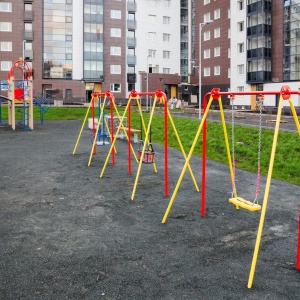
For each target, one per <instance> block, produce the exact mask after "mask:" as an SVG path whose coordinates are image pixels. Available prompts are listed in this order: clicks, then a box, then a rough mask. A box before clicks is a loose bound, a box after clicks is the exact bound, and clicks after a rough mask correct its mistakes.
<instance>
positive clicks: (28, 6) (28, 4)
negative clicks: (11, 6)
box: [24, 3, 32, 11]
mask: <svg viewBox="0 0 300 300" xmlns="http://www.w3.org/2000/svg"><path fill="white" fill-rule="evenodd" d="M24 10H25V11H32V4H31V3H25V4H24Z"/></svg>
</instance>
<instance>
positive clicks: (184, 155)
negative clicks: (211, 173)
mask: <svg viewBox="0 0 300 300" xmlns="http://www.w3.org/2000/svg"><path fill="white" fill-rule="evenodd" d="M167 112H168V117H169V120H170V122H171V125H172V127H173V130H174V133H175V136H176V138H177V141H178V144H179V147H180V150H181V152H182V155H183V157H184V159H185V160H186V153H185V151H184V149H183V146H182V143H181V140H180V138H179V135H178V132H177V129H176V127H175V124H174V121H173V118H172V116H171V114H170V111H169V108H167ZM188 169H189V172H190V174H191V178H192V181H193V182H194V185H195V188H196V191H197V192H199V191H200V189H199V187H198V185H197V181H196V179H195V176H194V174H193V171H192V168H191V165H190V164H188Z"/></svg>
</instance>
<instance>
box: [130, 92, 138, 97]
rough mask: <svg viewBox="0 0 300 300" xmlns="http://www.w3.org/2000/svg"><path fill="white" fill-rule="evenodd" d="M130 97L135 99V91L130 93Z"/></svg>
mask: <svg viewBox="0 0 300 300" xmlns="http://www.w3.org/2000/svg"><path fill="white" fill-rule="evenodd" d="M130 96H131V97H132V98H136V97H137V96H138V93H137V91H134V90H133V91H131V93H130Z"/></svg>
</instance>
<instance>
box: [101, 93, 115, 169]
mask: <svg viewBox="0 0 300 300" xmlns="http://www.w3.org/2000/svg"><path fill="white" fill-rule="evenodd" d="M112 102H113V96H112V95H111V94H110V123H111V142H113V141H114V139H115V137H114V131H115V129H114V112H113V103H112ZM103 109H104V108H103ZM103 118H104V115H103ZM103 126H104V124H103ZM111 159H112V165H114V164H115V148H114V147H113V148H112V152H111Z"/></svg>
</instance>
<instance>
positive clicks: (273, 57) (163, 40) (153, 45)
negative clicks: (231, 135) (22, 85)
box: [0, 0, 300, 109]
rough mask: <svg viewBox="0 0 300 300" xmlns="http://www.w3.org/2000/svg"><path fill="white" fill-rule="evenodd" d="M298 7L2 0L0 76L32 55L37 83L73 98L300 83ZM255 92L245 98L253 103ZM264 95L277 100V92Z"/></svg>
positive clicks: (158, 0)
mask: <svg viewBox="0 0 300 300" xmlns="http://www.w3.org/2000/svg"><path fill="white" fill-rule="evenodd" d="M299 7H300V5H299V1H297V0H283V1H270V0H224V1H212V0H200V1H197V0H181V1H171V0H139V1H136V0H127V1H120V0H110V1H106V0H43V1H37V0H20V1H11V0H5V1H2V0H1V1H0V79H1V80H6V79H7V72H8V70H9V69H10V67H11V65H12V63H13V62H14V61H16V60H18V59H19V57H23V58H24V59H25V60H26V62H28V63H29V64H30V65H31V66H32V69H33V78H34V79H33V80H34V88H35V89H37V90H39V91H41V92H42V93H43V94H44V95H46V96H47V98H50V99H63V100H64V101H65V102H66V103H76V102H88V101H89V100H90V99H91V93H92V91H94V90H95V91H100V92H106V91H107V90H110V91H112V92H113V93H114V95H115V98H116V99H117V101H120V102H123V101H126V99H127V98H128V95H129V93H130V92H131V91H132V90H136V91H138V92H153V91H155V90H157V89H162V90H163V91H164V92H165V93H166V94H167V96H168V98H170V97H177V98H179V99H182V100H185V101H186V102H188V103H189V104H197V103H198V101H199V99H198V94H199V91H200V95H201V97H203V95H204V94H205V93H207V92H209V91H211V89H212V88H214V87H218V88H220V90H221V91H227V90H233V91H251V90H252V91H253V90H280V88H281V87H282V86H283V85H286V84H287V85H289V86H290V87H291V89H293V90H294V89H298V88H299V82H300V59H299V57H300V47H299V45H300V34H299V20H300V8H299ZM199 87H200V88H199ZM255 100H256V99H255V98H253V97H244V96H243V97H239V99H238V101H237V103H238V104H239V105H241V106H244V107H245V108H252V109H253V108H254V106H255ZM223 101H224V103H225V104H228V103H229V99H223ZM264 103H265V106H276V105H277V104H278V97H273V96H267V97H266V99H265V102H264ZM295 105H296V106H299V105H300V102H299V103H298V99H297V101H296V103H295Z"/></svg>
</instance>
